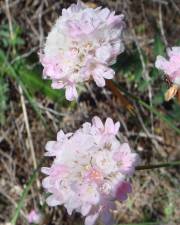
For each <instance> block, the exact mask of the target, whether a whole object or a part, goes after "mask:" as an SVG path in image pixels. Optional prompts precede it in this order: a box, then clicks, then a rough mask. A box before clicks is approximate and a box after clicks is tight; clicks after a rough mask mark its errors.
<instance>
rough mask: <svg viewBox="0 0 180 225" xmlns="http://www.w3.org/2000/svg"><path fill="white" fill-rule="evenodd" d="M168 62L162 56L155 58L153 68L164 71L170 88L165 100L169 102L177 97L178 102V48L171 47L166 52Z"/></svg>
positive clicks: (179, 62) (179, 83)
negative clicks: (170, 84)
mask: <svg viewBox="0 0 180 225" xmlns="http://www.w3.org/2000/svg"><path fill="white" fill-rule="evenodd" d="M167 55H168V58H169V59H168V60H167V59H165V58H164V57H162V56H157V59H156V63H155V66H156V68H158V69H160V70H162V71H164V73H165V74H166V75H167V77H168V79H169V80H170V82H171V83H172V86H171V87H170V88H169V89H168V91H167V92H166V94H165V99H166V100H167V101H169V100H170V99H171V98H173V97H174V96H175V95H177V97H178V100H179V102H180V47H172V48H171V49H168V50H167Z"/></svg>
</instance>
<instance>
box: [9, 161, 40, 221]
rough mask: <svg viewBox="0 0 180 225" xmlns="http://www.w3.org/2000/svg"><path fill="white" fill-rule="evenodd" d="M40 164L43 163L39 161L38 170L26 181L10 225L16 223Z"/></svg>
mask: <svg viewBox="0 0 180 225" xmlns="http://www.w3.org/2000/svg"><path fill="white" fill-rule="evenodd" d="M42 163H43V160H41V162H40V163H39V166H38V168H37V169H36V170H34V172H33V173H32V175H31V176H30V178H29V180H28V182H27V184H26V187H25V188H24V190H23V192H22V194H21V197H20V199H19V202H18V204H17V207H16V209H15V212H14V214H13V216H12V220H11V225H15V224H16V221H17V219H18V217H19V214H20V211H21V209H22V207H23V206H24V199H25V198H26V196H27V194H28V192H29V190H30V188H31V186H32V184H33V182H34V181H35V180H36V177H37V174H38V171H39V169H40V167H41V165H42Z"/></svg>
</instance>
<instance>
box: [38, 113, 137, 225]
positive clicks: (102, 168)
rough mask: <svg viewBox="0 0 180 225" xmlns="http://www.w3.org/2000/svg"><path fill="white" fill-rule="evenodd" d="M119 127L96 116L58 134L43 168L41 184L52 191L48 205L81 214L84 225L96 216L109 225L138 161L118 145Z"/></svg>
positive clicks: (128, 187)
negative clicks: (46, 165)
mask: <svg viewBox="0 0 180 225" xmlns="http://www.w3.org/2000/svg"><path fill="white" fill-rule="evenodd" d="M119 127H120V124H119V122H116V123H114V122H113V120H112V119H111V118H107V119H106V122H105V124H103V123H102V121H101V120H100V118H99V117H94V118H93V120H92V123H88V122H86V123H84V124H83V125H82V127H81V128H80V129H78V130H77V131H75V132H74V133H67V134H64V132H63V131H62V130H60V131H59V132H58V133H57V141H49V142H48V143H47V145H46V150H47V152H46V156H52V157H54V161H53V163H52V166H51V167H50V168H48V167H43V168H42V172H43V173H45V174H47V175H48V176H47V177H46V178H44V179H43V182H42V185H43V187H44V188H45V189H46V190H47V192H49V193H51V195H50V196H49V197H48V198H47V204H48V205H49V206H56V205H64V206H65V207H66V209H67V212H68V214H70V215H71V213H72V211H73V210H75V211H76V212H79V213H81V214H82V215H83V216H85V217H86V218H85V224H86V225H91V224H94V222H95V221H96V219H97V218H98V217H100V218H101V220H102V222H103V223H105V224H108V225H109V224H110V223H111V222H112V221H113V220H112V218H111V211H112V210H114V209H116V204H115V201H124V200H126V199H127V197H128V196H127V195H128V193H130V192H131V185H130V183H129V182H128V181H127V179H128V177H130V176H132V174H133V172H134V170H135V167H136V166H137V165H138V164H139V157H138V155H137V154H136V153H134V152H132V151H131V149H130V147H129V144H128V143H120V141H119V140H118V139H117V137H116V135H117V133H118V130H119Z"/></svg>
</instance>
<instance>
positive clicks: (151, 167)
mask: <svg viewBox="0 0 180 225" xmlns="http://www.w3.org/2000/svg"><path fill="white" fill-rule="evenodd" d="M174 166H180V161H174V162H167V163H160V164H156V165H144V166H137V167H136V170H149V169H157V168H161V167H174Z"/></svg>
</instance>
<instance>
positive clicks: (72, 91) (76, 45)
mask: <svg viewBox="0 0 180 225" xmlns="http://www.w3.org/2000/svg"><path fill="white" fill-rule="evenodd" d="M123 18H124V16H123V15H115V12H114V11H113V12H111V11H110V10H109V9H108V8H104V9H102V8H101V7H98V8H95V9H93V8H89V7H88V6H87V5H85V4H84V3H82V2H81V1H78V2H77V4H72V5H71V6H70V7H69V8H68V9H63V10H62V16H60V17H59V19H58V20H57V21H56V23H55V25H54V26H53V27H52V30H51V32H50V33H49V34H48V36H47V40H46V43H45V47H44V52H43V54H40V61H41V63H42V65H43V67H44V70H43V76H44V78H48V79H51V80H52V88H55V89H62V88H64V89H65V90H66V98H67V99H68V100H70V101H71V100H73V99H75V98H77V90H76V87H77V84H78V83H83V82H85V81H88V80H90V79H93V80H94V81H95V82H96V84H97V85H98V86H99V87H103V86H105V79H112V78H113V76H114V71H113V70H112V69H111V68H110V67H109V66H110V65H112V64H114V63H115V62H116V58H117V56H118V55H119V54H120V53H121V52H122V51H123V50H124V45H123V44H122V41H121V35H122V30H123V27H124V22H123Z"/></svg>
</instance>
